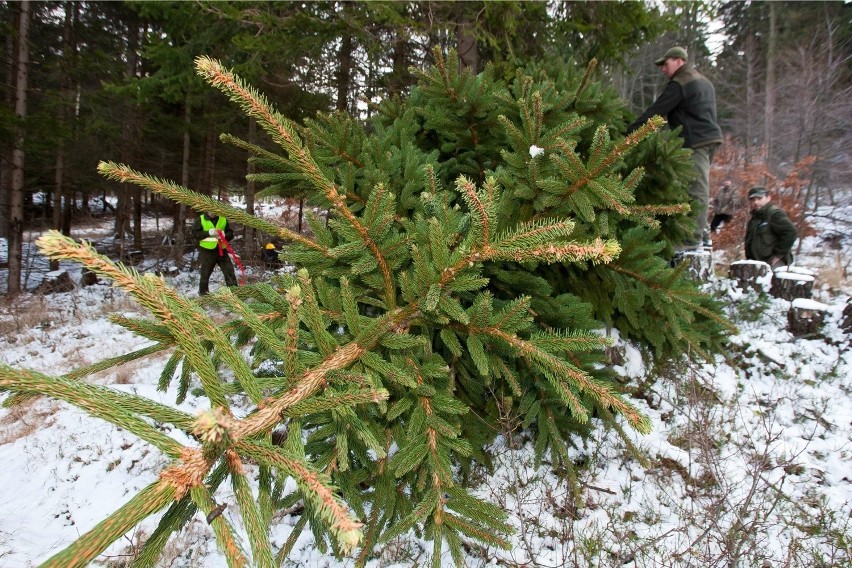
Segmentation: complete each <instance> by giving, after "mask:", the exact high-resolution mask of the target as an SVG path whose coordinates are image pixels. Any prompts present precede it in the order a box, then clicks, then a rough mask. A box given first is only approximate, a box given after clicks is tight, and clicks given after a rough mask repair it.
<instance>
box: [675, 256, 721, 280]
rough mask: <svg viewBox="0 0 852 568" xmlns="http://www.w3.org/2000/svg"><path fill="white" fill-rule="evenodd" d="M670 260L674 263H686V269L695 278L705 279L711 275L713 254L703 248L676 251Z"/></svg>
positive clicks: (708, 278)
mask: <svg viewBox="0 0 852 568" xmlns="http://www.w3.org/2000/svg"><path fill="white" fill-rule="evenodd" d="M672 260H673V262H674V263H675V264H676V265H680V264H681V263H686V271H687V272H688V273H689V275H690V276H691V277H692V278H694V279H695V280H703V281H707V280H710V279H711V278H712V277H713V255H712V254H710V253H709V252H707V251H705V250H690V251H686V252H682V253H678V254H677V255H676V256H675V257H674V258H673V259H672Z"/></svg>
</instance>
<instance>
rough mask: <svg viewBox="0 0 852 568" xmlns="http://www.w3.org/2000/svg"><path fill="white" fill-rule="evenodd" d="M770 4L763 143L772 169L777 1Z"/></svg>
mask: <svg viewBox="0 0 852 568" xmlns="http://www.w3.org/2000/svg"><path fill="white" fill-rule="evenodd" d="M767 4H768V6H769V34H768V38H767V46H766V94H765V100H764V108H763V128H764V132H763V144H764V145H765V147H766V165H767V166H768V167H769V168H770V170H771V169H772V136H773V132H772V126H773V123H774V121H775V42H776V37H777V31H776V26H775V3H774V2H768V3H767Z"/></svg>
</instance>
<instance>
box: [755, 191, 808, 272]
mask: <svg viewBox="0 0 852 568" xmlns="http://www.w3.org/2000/svg"><path fill="white" fill-rule="evenodd" d="M798 236H799V234H798V232H797V231H796V226H795V225H794V224H793V222H792V221H790V218H789V217H787V214H786V213H785V212H784V210H783V209H781V208H779V207H775V206H774V205H772V204H771V203H767V204H766V205H764V206H763V207H761V208H760V209H758V210H757V211H752V212H751V219H749V221H748V226H747V227H746V236H745V254H746V258H747V259H749V260H762V261H763V262H770V259H771V258H772V257H773V256H777V257H779V258H781V260H782V261H783V262H784V264H787V265H789V264H792V262H793V254H792V252H791V250H792V248H793V243H794V242H796V237H798Z"/></svg>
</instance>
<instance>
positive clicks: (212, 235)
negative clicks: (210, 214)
mask: <svg viewBox="0 0 852 568" xmlns="http://www.w3.org/2000/svg"><path fill="white" fill-rule="evenodd" d="M207 234H208V235H210V236H211V237H218V236H219V232H218V231H217V230H216V229H210V230H209V231H207Z"/></svg>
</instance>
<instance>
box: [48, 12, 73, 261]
mask: <svg viewBox="0 0 852 568" xmlns="http://www.w3.org/2000/svg"><path fill="white" fill-rule="evenodd" d="M76 19H77V3H75V2H65V24H64V29H63V32H62V61H61V63H60V69H61V72H62V77H61V79H60V87H59V110H58V113H59V116H58V119H59V124H60V128H61V129H62V132H63V135H62V136H60V138H59V143H58V144H57V147H56V171H55V176H54V182H55V188H54V193H53V215H52V225H53V228H54V229H56V230H57V231H61V232H62V233H63V234H65V235H70V233H71V227H70V226H67V225H66V223H64V222H63V221H64V218H63V214H62V213H63V207H69V204H67V203H66V202H67V201H68V190H67V187H66V184H67V180H66V176H65V135H64V134H65V133H66V132H70V131H71V130H73V129H72V128H70V127H69V122H70V121H71V113H70V112H69V110H70V109H71V105H72V104H73V100H72V97H73V94H74V90H73V85H74V80H73V78H72V68H73V66H74V56H75V52H76V46H75V45H74V37H73V31H74V22H75V21H76ZM58 269H59V261H58V260H51V261H50V270H58Z"/></svg>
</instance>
